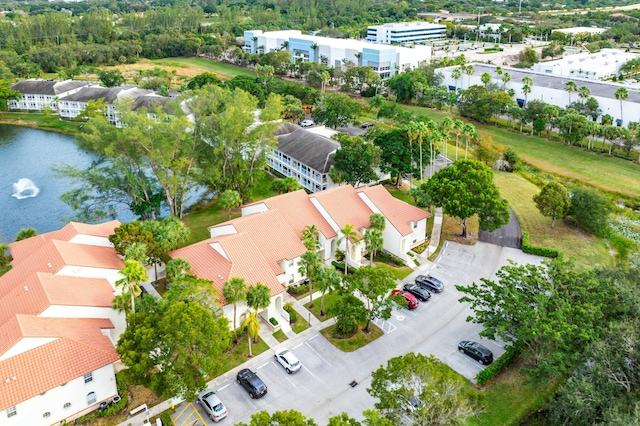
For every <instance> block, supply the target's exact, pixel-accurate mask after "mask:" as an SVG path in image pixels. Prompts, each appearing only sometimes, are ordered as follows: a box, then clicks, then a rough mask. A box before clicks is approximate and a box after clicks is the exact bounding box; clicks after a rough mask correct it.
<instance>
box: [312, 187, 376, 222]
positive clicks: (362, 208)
mask: <svg viewBox="0 0 640 426" xmlns="http://www.w3.org/2000/svg"><path fill="white" fill-rule="evenodd" d="M309 198H311V199H314V198H315V199H316V200H317V201H318V202H319V203H320V205H321V206H322V208H324V210H326V212H327V213H328V214H329V216H330V217H331V218H332V219H333V220H334V221H335V222H336V224H337V225H338V227H339V228H340V229H342V228H344V227H345V225H346V224H348V223H349V224H351V225H353V227H354V229H356V230H360V229H361V228H366V227H368V226H369V216H371V215H372V214H373V213H374V212H373V211H372V210H371V209H370V208H369V207H368V206H367V205H366V204H365V203H364V201H362V199H361V198H360V197H359V196H358V194H357V193H356V190H355V189H353V186H351V185H346V186H341V187H338V188H333V189H329V190H326V191H321V192H315V193H313V194H310V195H309Z"/></svg>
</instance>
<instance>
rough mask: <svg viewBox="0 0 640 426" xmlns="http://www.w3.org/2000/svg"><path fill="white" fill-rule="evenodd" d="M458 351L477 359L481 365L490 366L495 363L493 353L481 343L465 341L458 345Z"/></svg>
mask: <svg viewBox="0 0 640 426" xmlns="http://www.w3.org/2000/svg"><path fill="white" fill-rule="evenodd" d="M458 350H459V351H460V352H462V353H463V354H465V355H468V356H470V357H471V358H473V359H475V360H476V361H478V362H479V363H480V364H483V365H489V364H491V363H492V362H493V352H491V351H490V350H489V349H487V348H485V347H484V346H482V345H481V344H480V343H477V342H471V341H468V340H463V341H462V342H460V343H458Z"/></svg>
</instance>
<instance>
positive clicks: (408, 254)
mask: <svg viewBox="0 0 640 426" xmlns="http://www.w3.org/2000/svg"><path fill="white" fill-rule="evenodd" d="M407 256H409V257H416V255H415V254H413V253H411V252H409V253H407Z"/></svg>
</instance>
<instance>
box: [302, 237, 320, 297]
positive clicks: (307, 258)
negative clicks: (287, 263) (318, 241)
mask: <svg viewBox="0 0 640 426" xmlns="http://www.w3.org/2000/svg"><path fill="white" fill-rule="evenodd" d="M321 266H322V258H321V257H320V255H319V254H318V252H317V251H316V250H315V249H313V248H312V249H307V251H305V252H304V253H302V255H301V256H300V261H299V262H298V272H299V273H300V275H304V276H305V277H307V279H308V280H309V307H310V308H313V282H314V281H315V279H316V274H317V271H318V269H319V268H320V267H321Z"/></svg>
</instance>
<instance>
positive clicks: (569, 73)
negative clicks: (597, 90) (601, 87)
mask: <svg viewBox="0 0 640 426" xmlns="http://www.w3.org/2000/svg"><path fill="white" fill-rule="evenodd" d="M637 58H640V55H638V54H637V53H630V52H625V51H624V50H619V49H602V50H601V51H599V52H595V53H589V52H582V53H576V54H574V55H567V56H565V57H563V58H562V59H556V60H554V61H547V62H538V63H537V64H534V65H533V71H536V72H540V73H544V74H553V75H559V76H563V77H569V78H573V77H578V78H584V79H589V80H604V79H607V78H610V77H613V76H617V75H618V74H620V68H621V67H622V66H623V65H624V64H625V63H626V62H628V61H630V60H631V59H637Z"/></svg>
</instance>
